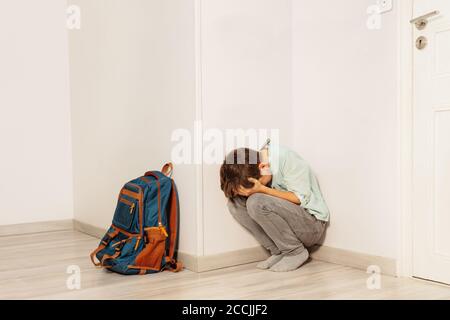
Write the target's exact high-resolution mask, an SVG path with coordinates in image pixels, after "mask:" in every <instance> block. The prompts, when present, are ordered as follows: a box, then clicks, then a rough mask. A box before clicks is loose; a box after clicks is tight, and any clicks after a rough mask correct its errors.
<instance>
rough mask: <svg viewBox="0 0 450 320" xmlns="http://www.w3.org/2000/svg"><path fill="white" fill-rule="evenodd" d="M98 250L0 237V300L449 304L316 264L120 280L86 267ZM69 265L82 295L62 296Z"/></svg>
mask: <svg viewBox="0 0 450 320" xmlns="http://www.w3.org/2000/svg"><path fill="white" fill-rule="evenodd" d="M97 244H98V239H95V238H92V237H90V236H88V235H85V234H82V233H79V232H76V231H69V230H66V231H54V232H48V233H37V234H23V235H18V236H12V235H9V236H3V237H0V257H1V263H0V299H121V300H122V299H450V287H447V286H442V285H438V284H434V283H431V282H425V281H420V280H415V279H405V278H394V277H389V276H382V277H381V289H380V290H369V289H367V286H366V280H367V277H368V274H366V273H365V272H364V271H361V270H357V269H353V268H349V267H344V266H340V265H336V264H330V263H324V262H320V261H316V260H312V261H310V262H308V263H307V264H306V265H304V266H303V267H302V268H300V269H299V270H296V271H294V272H289V273H273V272H270V271H263V270H258V269H256V268H255V264H248V265H242V266H237V267H232V268H227V269H221V270H214V271H210V272H204V273H193V272H190V271H188V270H185V271H183V272H180V273H177V274H174V273H170V272H163V273H160V274H154V275H147V276H131V277H129V276H121V275H118V274H114V273H110V272H108V271H105V270H100V269H96V268H95V267H94V266H92V264H91V262H90V260H89V257H88V255H89V253H90V251H92V250H93V249H94V248H95V247H96V246H97ZM70 265H77V266H79V267H80V269H81V289H80V290H69V289H67V286H66V280H67V278H68V276H69V275H68V274H67V273H66V270H67V267H68V266H70Z"/></svg>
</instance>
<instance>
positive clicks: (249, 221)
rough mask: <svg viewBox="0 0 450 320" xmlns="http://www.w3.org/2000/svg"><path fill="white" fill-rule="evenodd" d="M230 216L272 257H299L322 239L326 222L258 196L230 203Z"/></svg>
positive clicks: (295, 207) (266, 196)
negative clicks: (282, 255)
mask: <svg viewBox="0 0 450 320" xmlns="http://www.w3.org/2000/svg"><path fill="white" fill-rule="evenodd" d="M228 209H229V210H230V213H231V215H232V216H233V217H234V218H235V219H236V221H237V222H239V223H240V224H241V225H242V226H244V227H245V228H246V229H247V230H249V231H250V233H251V234H252V235H253V236H254V237H255V238H256V240H257V241H258V242H259V243H260V244H261V245H262V246H263V247H264V248H266V249H267V250H269V251H270V253H271V254H272V255H278V254H280V253H281V254H284V255H297V254H300V253H301V252H302V251H303V250H305V247H312V246H313V245H315V244H316V243H317V242H318V241H319V240H320V238H321V237H322V234H323V231H324V230H325V226H326V222H324V221H320V220H318V219H316V217H315V216H313V215H312V214H310V213H309V212H308V211H306V210H305V209H303V208H302V207H301V206H299V205H296V204H293V203H291V202H289V201H287V200H283V199H280V198H276V197H272V196H269V195H265V194H262V193H255V194H253V195H251V196H250V197H249V198H248V199H247V200H244V199H241V198H237V199H235V200H234V202H232V201H228Z"/></svg>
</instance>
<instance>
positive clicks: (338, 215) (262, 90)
mask: <svg viewBox="0 0 450 320" xmlns="http://www.w3.org/2000/svg"><path fill="white" fill-rule="evenodd" d="M74 3H75V4H79V5H80V6H81V9H82V29H81V30H79V31H74V32H71V37H70V55H71V87H72V113H73V115H72V127H73V145H74V157H73V159H74V177H75V182H74V183H75V193H74V194H75V211H76V219H78V220H81V221H83V222H85V223H89V224H92V225H95V226H98V227H103V228H104V227H106V226H107V225H108V224H109V223H110V221H111V217H112V213H113V210H114V206H115V200H116V194H117V192H118V191H119V189H120V187H121V186H122V184H123V183H124V182H125V181H127V180H128V179H130V178H132V177H134V176H138V175H140V174H142V173H143V171H145V170H146V169H150V168H156V169H157V168H158V167H159V166H160V164H161V163H163V162H164V161H165V160H167V159H169V158H170V149H171V147H172V144H171V143H170V134H171V132H172V130H173V129H175V128H188V129H191V130H192V129H193V122H194V120H196V119H198V118H199V116H200V115H201V116H202V120H203V128H204V129H205V130H207V129H210V128H218V129H233V128H243V129H248V128H255V129H280V134H281V142H282V143H283V144H286V145H288V146H291V147H293V148H294V149H295V150H297V151H298V152H299V153H300V154H301V155H302V156H303V157H304V158H305V159H306V160H308V161H309V162H310V163H311V165H312V167H313V168H314V169H315V171H316V173H317V176H318V178H319V180H320V182H321V185H322V189H323V192H324V194H325V198H326V200H327V202H328V204H329V206H330V209H331V216H332V218H331V225H330V228H329V230H328V232H327V238H326V241H325V244H326V245H329V246H332V247H337V248H343V249H347V250H352V251H358V252H364V253H367V254H374V255H380V256H384V257H395V255H396V230H397V229H396V228H397V225H396V222H397V214H398V212H399V210H398V209H399V200H398V199H399V195H398V190H397V184H398V177H397V175H398V173H399V171H398V168H397V160H398V159H397V151H398V149H397V144H396V143H397V141H398V139H397V138H398V137H397V129H398V128H397V118H396V113H397V106H396V99H397V88H396V79H397V74H396V70H397V64H396V57H397V51H396V42H395V41H396V19H395V12H391V13H387V14H385V15H383V19H382V23H383V24H382V29H381V30H377V31H369V30H368V29H367V28H366V19H367V15H366V9H367V7H368V6H369V5H372V4H373V3H374V1H371V0H364V1H361V0H351V1H349V2H348V3H347V2H346V4H345V5H342V4H341V3H338V2H334V1H329V0H292V1H291V0H207V1H205V0H203V1H200V0H199V1H195V3H197V4H199V5H200V6H201V7H200V8H197V9H199V12H198V13H200V15H199V16H197V18H198V19H199V21H197V22H200V26H201V29H200V30H195V28H194V25H195V22H196V21H194V18H195V16H194V12H195V9H196V8H195V6H194V0H189V1H187V0H170V1H167V0H151V1H150V0H132V1H127V2H126V3H125V2H123V1H118V0H116V1H112V0H109V1H107V0H96V1H92V0H77V1H74ZM324 8H326V9H324ZM196 32H199V33H198V35H200V36H201V39H195V37H194V36H195V34H196ZM196 40H200V41H197V42H196ZM196 43H197V44H198V45H199V47H198V48H197V49H198V51H197V53H198V55H197V56H195V49H196V48H195V44H196ZM196 57H197V59H199V58H201V60H197V62H199V63H200V64H199V65H196V63H195V61H196V59H195V58H196ZM196 68H198V71H200V72H199V74H198V75H201V78H198V79H196ZM196 80H201V82H200V83H199V85H200V87H199V88H197V87H196V86H195V83H196ZM197 90H198V91H197ZM196 92H201V95H200V96H198V97H197V98H199V99H197V100H196V96H195V94H196ZM196 103H201V110H200V113H199V114H198V112H197V111H196V107H195V106H196ZM165 119H170V124H169V125H167V124H166V123H165V122H163V121H164V120H165ZM155 132H157V133H158V134H157V135H155V134H154V133H155ZM196 170H197V168H196V167H195V166H194V165H191V166H188V165H184V166H178V167H177V169H176V176H175V178H176V181H177V182H178V185H179V190H180V196H181V204H182V217H181V219H182V222H181V226H182V229H181V233H180V234H181V241H180V245H181V246H180V251H183V252H186V253H191V254H198V255H211V254H216V253H222V252H227V251H233V250H238V249H243V248H248V247H254V246H256V245H257V243H256V242H255V241H254V240H253V238H252V237H251V236H250V235H249V234H248V233H247V232H246V231H245V230H243V228H241V227H240V226H239V225H238V224H237V223H236V222H235V221H234V220H233V219H232V217H231V216H230V215H229V213H228V212H227V210H226V207H225V199H224V197H223V194H222V192H221V191H220V188H219V176H218V175H219V173H218V170H219V165H209V164H204V165H203V169H202V178H201V179H202V180H201V181H199V180H197V178H198V176H197V175H196ZM199 184H201V185H202V187H201V188H198V186H199ZM198 192H201V197H200V198H203V203H199V202H198V200H199V197H198V196H199V195H198ZM198 208H201V209H202V210H201V211H198ZM197 217H199V219H200V220H197Z"/></svg>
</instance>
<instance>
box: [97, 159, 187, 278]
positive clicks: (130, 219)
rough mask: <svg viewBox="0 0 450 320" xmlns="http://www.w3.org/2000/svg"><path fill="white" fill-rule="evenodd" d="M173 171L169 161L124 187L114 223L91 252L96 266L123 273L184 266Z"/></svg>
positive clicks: (131, 273)
mask: <svg viewBox="0 0 450 320" xmlns="http://www.w3.org/2000/svg"><path fill="white" fill-rule="evenodd" d="M172 171H173V166H172V164H171V163H167V164H166V165H164V167H163V168H162V169H161V171H149V172H147V173H146V174H145V175H144V176H142V177H139V178H136V179H134V180H131V181H130V182H128V183H126V184H125V185H124V186H123V188H122V189H121V190H120V193H119V199H118V201H117V207H116V211H115V213H114V218H113V220H112V225H111V226H110V227H109V229H108V231H107V232H106V234H105V235H104V237H103V238H102V240H101V241H100V244H99V246H98V248H97V249H95V250H94V251H93V252H92V253H91V260H92V263H93V264H94V265H95V266H97V267H101V268H106V269H108V270H110V271H114V272H117V273H120V274H124V275H134V274H141V275H143V274H147V273H155V272H160V271H163V270H170V271H174V272H177V271H180V270H181V269H182V268H183V266H182V263H181V262H177V260H176V258H177V249H178V224H179V203H178V193H177V188H176V185H175V182H174V181H173V179H172V178H171V173H172ZM95 259H97V260H98V262H96V261H95Z"/></svg>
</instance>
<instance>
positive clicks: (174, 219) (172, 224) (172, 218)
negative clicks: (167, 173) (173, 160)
mask: <svg viewBox="0 0 450 320" xmlns="http://www.w3.org/2000/svg"><path fill="white" fill-rule="evenodd" d="M170 199H171V200H170V214H169V229H170V247H169V256H168V258H169V261H171V262H172V261H173V260H174V259H173V256H174V254H175V245H176V243H177V237H178V210H179V209H178V196H177V189H176V186H175V183H174V182H173V180H172V193H171V195H170Z"/></svg>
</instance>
